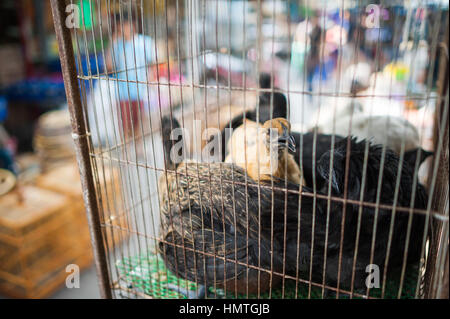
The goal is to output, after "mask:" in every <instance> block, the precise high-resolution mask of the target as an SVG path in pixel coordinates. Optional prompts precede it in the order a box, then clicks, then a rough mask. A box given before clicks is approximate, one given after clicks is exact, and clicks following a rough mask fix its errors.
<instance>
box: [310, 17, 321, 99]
mask: <svg viewBox="0 0 450 319" xmlns="http://www.w3.org/2000/svg"><path fill="white" fill-rule="evenodd" d="M310 23H311V27H312V29H311V31H310V32H309V43H310V46H309V51H308V54H307V55H306V80H307V83H308V91H309V92H312V81H313V78H314V73H315V71H316V69H317V67H318V66H319V65H320V62H321V61H320V51H321V50H320V48H321V38H322V28H321V27H320V25H319V14H316V15H314V16H313V17H312V18H311V22H310Z"/></svg>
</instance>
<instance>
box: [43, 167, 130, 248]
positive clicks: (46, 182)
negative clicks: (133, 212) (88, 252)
mask: <svg viewBox="0 0 450 319" xmlns="http://www.w3.org/2000/svg"><path fill="white" fill-rule="evenodd" d="M99 175H100V176H99V183H100V184H101V186H99V189H98V190H97V191H98V192H99V193H100V195H101V196H99V197H98V198H99V208H100V211H101V213H100V219H101V222H102V223H103V224H105V223H106V224H107V225H108V228H110V229H112V228H113V229H114V230H113V232H111V231H106V232H105V233H106V236H107V237H106V238H107V242H108V245H109V247H112V246H113V241H114V245H118V244H120V242H121V241H122V240H123V239H124V238H126V234H127V233H128V226H127V225H128V224H127V216H126V213H125V212H123V211H122V205H121V198H122V197H121V194H120V188H119V186H118V177H117V174H116V173H115V172H112V170H106V169H105V173H104V178H103V173H102V172H101V170H100V172H99ZM36 184H37V185H38V186H39V187H40V188H44V189H48V190H51V191H54V192H58V193H61V194H64V195H66V196H68V197H69V198H70V199H71V207H72V209H73V210H75V211H76V212H77V219H79V220H80V222H81V223H82V224H83V225H84V226H83V227H84V228H85V229H86V231H87V230H88V226H87V218H86V213H85V212H86V209H85V207H84V202H83V193H82V189H81V181H80V175H79V171H78V167H77V164H76V162H70V163H68V164H64V165H61V166H59V167H54V168H53V169H52V170H51V171H49V172H47V173H45V174H44V175H42V176H40V177H39V178H38V179H37V182H36Z"/></svg>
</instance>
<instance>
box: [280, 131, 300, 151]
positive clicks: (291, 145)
mask: <svg viewBox="0 0 450 319" xmlns="http://www.w3.org/2000/svg"><path fill="white" fill-rule="evenodd" d="M278 143H281V144H282V145H286V143H287V147H288V150H289V151H290V152H292V153H295V150H296V147H295V139H294V137H293V136H292V135H287V136H281V137H280V138H278Z"/></svg>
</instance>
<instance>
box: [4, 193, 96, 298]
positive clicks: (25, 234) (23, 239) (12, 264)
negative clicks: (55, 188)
mask: <svg viewBox="0 0 450 319" xmlns="http://www.w3.org/2000/svg"><path fill="white" fill-rule="evenodd" d="M22 198H23V201H20V199H19V196H18V195H17V193H15V192H10V193H8V194H6V195H4V196H1V197H0V292H1V293H2V294H6V295H8V296H11V297H20V298H43V297H46V296H48V295H49V294H51V293H52V292H54V291H55V289H57V288H58V287H60V286H61V285H62V284H63V283H64V281H65V278H66V277H67V273H66V271H65V268H66V266H67V265H69V264H77V265H78V266H79V267H80V268H84V267H86V266H88V265H89V264H90V263H91V262H92V253H91V249H90V242H89V236H88V234H87V229H86V228H85V227H83V223H82V222H80V220H79V219H78V218H77V215H76V211H75V210H73V209H68V207H70V203H71V199H70V198H69V197H68V196H65V195H62V194H58V193H55V192H52V191H49V190H45V189H40V188H37V187H34V186H25V187H23V189H22Z"/></svg>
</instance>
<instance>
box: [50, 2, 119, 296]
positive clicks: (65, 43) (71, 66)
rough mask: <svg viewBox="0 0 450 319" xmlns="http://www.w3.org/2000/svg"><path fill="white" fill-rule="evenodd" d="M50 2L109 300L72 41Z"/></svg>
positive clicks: (61, 10)
mask: <svg viewBox="0 0 450 319" xmlns="http://www.w3.org/2000/svg"><path fill="white" fill-rule="evenodd" d="M50 3H51V8H52V14H53V22H54V25H55V32H56V38H57V41H58V47H59V56H60V60H61V68H62V74H63V78H64V85H65V89H66V96H67V104H68V108H69V111H70V120H71V124H72V134H73V137H74V145H75V151H76V154H77V162H78V167H79V171H80V177H81V184H82V187H83V198H84V203H85V206H86V214H87V217H88V221H89V231H90V235H91V241H92V247H93V252H94V257H95V264H96V270H97V277H98V279H99V286H100V294H101V297H102V298H109V299H110V298H111V297H112V295H111V289H110V287H111V285H110V280H109V276H108V266H107V260H106V250H105V246H104V245H103V238H102V230H101V225H100V216H99V208H98V203H97V199H96V191H95V185H94V178H93V176H92V166H91V164H92V163H91V161H90V158H89V143H88V139H87V137H88V136H87V131H86V123H85V122H84V116H83V109H82V103H81V97H80V88H79V86H78V79H77V69H76V65H75V57H74V53H73V46H72V38H71V34H70V30H69V28H67V27H65V20H66V19H65V17H66V16H65V10H66V2H65V1H60V0H51V1H50Z"/></svg>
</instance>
